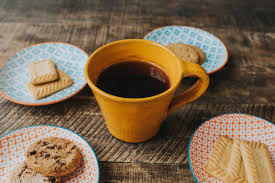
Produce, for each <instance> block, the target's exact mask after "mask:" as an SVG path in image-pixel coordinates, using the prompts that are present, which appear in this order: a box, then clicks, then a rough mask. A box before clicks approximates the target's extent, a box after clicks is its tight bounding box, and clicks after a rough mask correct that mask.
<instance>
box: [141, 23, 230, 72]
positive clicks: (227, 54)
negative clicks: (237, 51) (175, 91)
mask: <svg viewBox="0 0 275 183" xmlns="http://www.w3.org/2000/svg"><path fill="white" fill-rule="evenodd" d="M167 27H187V28H192V29H196V30H200V31H204V32H207V33H208V34H210V35H212V36H214V37H215V38H217V39H218V40H219V41H220V42H221V43H222V44H223V46H224V47H225V51H226V59H225V61H224V63H223V65H221V66H220V67H218V68H217V69H215V70H213V71H210V72H207V74H213V73H215V72H217V71H219V70H221V69H222V68H223V67H224V66H225V65H226V64H227V62H228V60H229V53H228V49H227V47H226V46H225V44H224V42H223V41H222V40H221V39H220V38H218V37H217V36H215V35H214V34H212V33H210V32H208V31H205V30H203V29H200V28H196V27H192V26H186V25H166V26H161V27H157V28H154V29H153V30H151V31H150V32H148V33H147V34H145V36H144V37H143V39H145V38H146V37H147V36H148V35H149V34H150V33H152V32H154V31H155V30H158V29H161V28H167Z"/></svg>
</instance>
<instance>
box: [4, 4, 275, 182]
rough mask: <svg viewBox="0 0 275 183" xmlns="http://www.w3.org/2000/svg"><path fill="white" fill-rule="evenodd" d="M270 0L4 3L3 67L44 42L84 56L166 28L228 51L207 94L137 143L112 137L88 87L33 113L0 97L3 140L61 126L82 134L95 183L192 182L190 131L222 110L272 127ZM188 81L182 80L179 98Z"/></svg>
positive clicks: (274, 43)
mask: <svg viewBox="0 0 275 183" xmlns="http://www.w3.org/2000/svg"><path fill="white" fill-rule="evenodd" d="M274 10H275V3H274V1H272V0H261V1H257V0H251V1H249V2H247V1H240V0H233V1H226V0H222V1H221V0H204V1H201V0H170V1H169V2H167V1H165V0H151V1H138V0H113V1H112V0H94V1H89V0H57V1H50V0H40V1H33V0H24V1H20V0H1V1H0V62H1V61H2V60H4V59H5V58H6V57H7V56H8V55H10V54H12V53H13V52H15V51H18V50H20V49H21V48H22V47H25V46H28V45H30V44H35V43H39V42H45V41H61V42H68V43H72V44H75V45H77V46H79V47H80V48H82V49H83V50H85V51H86V52H87V53H88V54H91V53H92V52H93V51H94V50H95V49H97V48H98V47H100V46H102V45H104V44H106V43H109V42H112V41H116V40H120V39H127V38H143V37H144V35H145V34H146V33H148V32H149V31H151V30H153V29H155V28H158V27H160V26H166V25H186V26H194V27H197V28H201V29H203V30H206V31H208V32H210V33H213V34H214V35H216V36H217V37H219V38H220V39H221V40H222V41H223V42H224V43H225V45H226V46H227V48H228V51H229V54H230V58H229V62H228V64H227V65H226V66H225V67H224V68H223V69H221V70H220V71H218V72H217V73H214V74H212V75H210V79H211V81H210V86H209V88H208V90H207V92H206V93H205V94H204V95H203V96H202V97H200V98H199V99H198V100H196V101H195V102H193V103H191V104H187V105H184V106H183V107H181V108H180V109H178V110H176V111H175V112H174V113H173V114H171V115H170V116H169V117H168V118H167V119H166V120H165V121H164V123H163V124H162V127H161V129H160V131H159V133H158V134H157V135H156V136H155V137H154V138H153V139H152V140H149V141H147V142H144V143H139V144H127V143H124V142H121V141H119V140H117V139H115V138H114V137H112V136H111V135H110V133H109V132H108V131H107V128H106V126H105V124H104V119H103V117H102V114H101V112H100V109H99V106H98V105H97V102H96V101H95V98H94V97H93V95H92V92H91V90H90V89H89V88H88V87H85V88H84V89H83V90H82V91H81V92H80V93H79V94H77V95H76V96H74V97H72V98H71V99H69V100H66V101H64V102H61V103H58V104H53V105H49V106H40V107H30V106H22V105H18V104H14V103H11V102H9V101H7V100H6V99H4V98H3V97H2V96H0V135H3V134H5V133H7V132H9V131H12V130H15V129H18V128H22V127H26V126H29V125H38V124H46V125H58V126H62V127H65V128H68V129H70V130H73V131H75V132H76V133H78V134H80V135H81V136H83V137H84V138H85V139H86V140H87V141H88V142H89V143H90V144H91V146H92V147H93V149H94V150H95V153H96V154H97V156H98V159H99V161H100V169H101V182H192V183H193V182H195V180H194V178H193V177H192V175H191V171H190V169H189V167H188V165H187V164H188V161H187V154H186V153H187V146H188V142H189V140H190V137H191V135H192V134H193V132H194V130H195V129H196V128H197V127H198V126H199V125H200V124H201V123H202V122H203V121H205V120H208V119H209V118H211V117H213V116H216V115H220V114H224V113H247V114H253V115H256V116H259V117H262V118H264V119H267V120H269V121H271V122H273V123H274V121H275V96H274V91H275V79H274V78H275V62H274V58H275V53H274V50H275V21H274V18H275V17H274V15H275V11H274ZM194 81H195V79H192V78H191V79H190V78H189V79H184V80H183V81H182V84H181V85H180V87H179V91H180V90H183V89H185V88H187V87H188V86H190V85H191V84H192V83H194Z"/></svg>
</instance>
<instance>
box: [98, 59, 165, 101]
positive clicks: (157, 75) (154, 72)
mask: <svg viewBox="0 0 275 183" xmlns="http://www.w3.org/2000/svg"><path fill="white" fill-rule="evenodd" d="M96 85H97V87H98V88H100V89H101V90H103V91H105V92H106V93H109V94H111V95H115V96H118V97H125V98H144V97H150V96H154V95H157V94H160V93H162V92H164V91H166V90H167V89H168V88H169V87H170V82H169V78H168V76H167V74H166V73H165V72H164V71H163V70H162V69H161V68H160V67H158V66H156V65H153V64H150V63H147V62H139V61H128V62H122V63H118V64H114V65H111V66H110V67H108V68H107V69H105V70H103V71H102V72H101V73H100V75H99V77H98V79H97V82H96Z"/></svg>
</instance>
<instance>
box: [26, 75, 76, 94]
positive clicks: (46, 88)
mask: <svg viewBox="0 0 275 183" xmlns="http://www.w3.org/2000/svg"><path fill="white" fill-rule="evenodd" d="M58 74H59V79H58V80H56V81H52V82H48V83H44V84H40V85H33V84H32V83H28V84H27V87H28V89H29V90H30V92H31V93H32V95H33V96H34V98H35V99H41V98H43V97H46V96H49V95H51V94H53V93H55V92H57V91H59V90H62V89H64V88H67V87H69V86H71V85H72V84H73V80H72V79H71V78H70V77H69V76H68V75H67V74H66V73H65V72H64V71H61V70H58Z"/></svg>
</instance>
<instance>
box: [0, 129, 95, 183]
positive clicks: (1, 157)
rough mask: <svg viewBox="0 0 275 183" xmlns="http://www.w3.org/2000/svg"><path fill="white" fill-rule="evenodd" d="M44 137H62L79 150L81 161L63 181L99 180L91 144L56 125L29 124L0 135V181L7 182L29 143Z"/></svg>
mask: <svg viewBox="0 0 275 183" xmlns="http://www.w3.org/2000/svg"><path fill="white" fill-rule="evenodd" d="M44 137H62V138H65V139H69V140H71V141H73V142H74V143H75V144H76V145H77V146H78V147H79V148H80V150H81V152H82V156H83V162H82V164H81V166H80V167H79V168H77V169H76V171H74V172H73V173H71V174H69V175H67V176H64V177H62V182H64V183H96V182H99V166H98V160H97V158H96V155H95V153H94V151H93V149H92V148H91V146H90V145H89V144H88V143H87V142H86V141H85V140H84V139H83V138H82V137H81V136H79V135H78V134H76V133H74V132H73V131H70V130H68V129H65V128H62V127H57V126H43V125H41V126H29V127H27V128H22V129H19V130H15V131H13V132H10V133H8V134H6V135H4V136H1V137H0V182H1V183H8V180H9V174H10V171H11V170H12V169H13V167H14V166H15V165H16V164H17V162H22V161H24V158H25V157H24V153H25V151H26V150H27V148H28V147H29V146H30V144H32V143H34V142H36V141H37V140H38V139H40V138H44Z"/></svg>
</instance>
